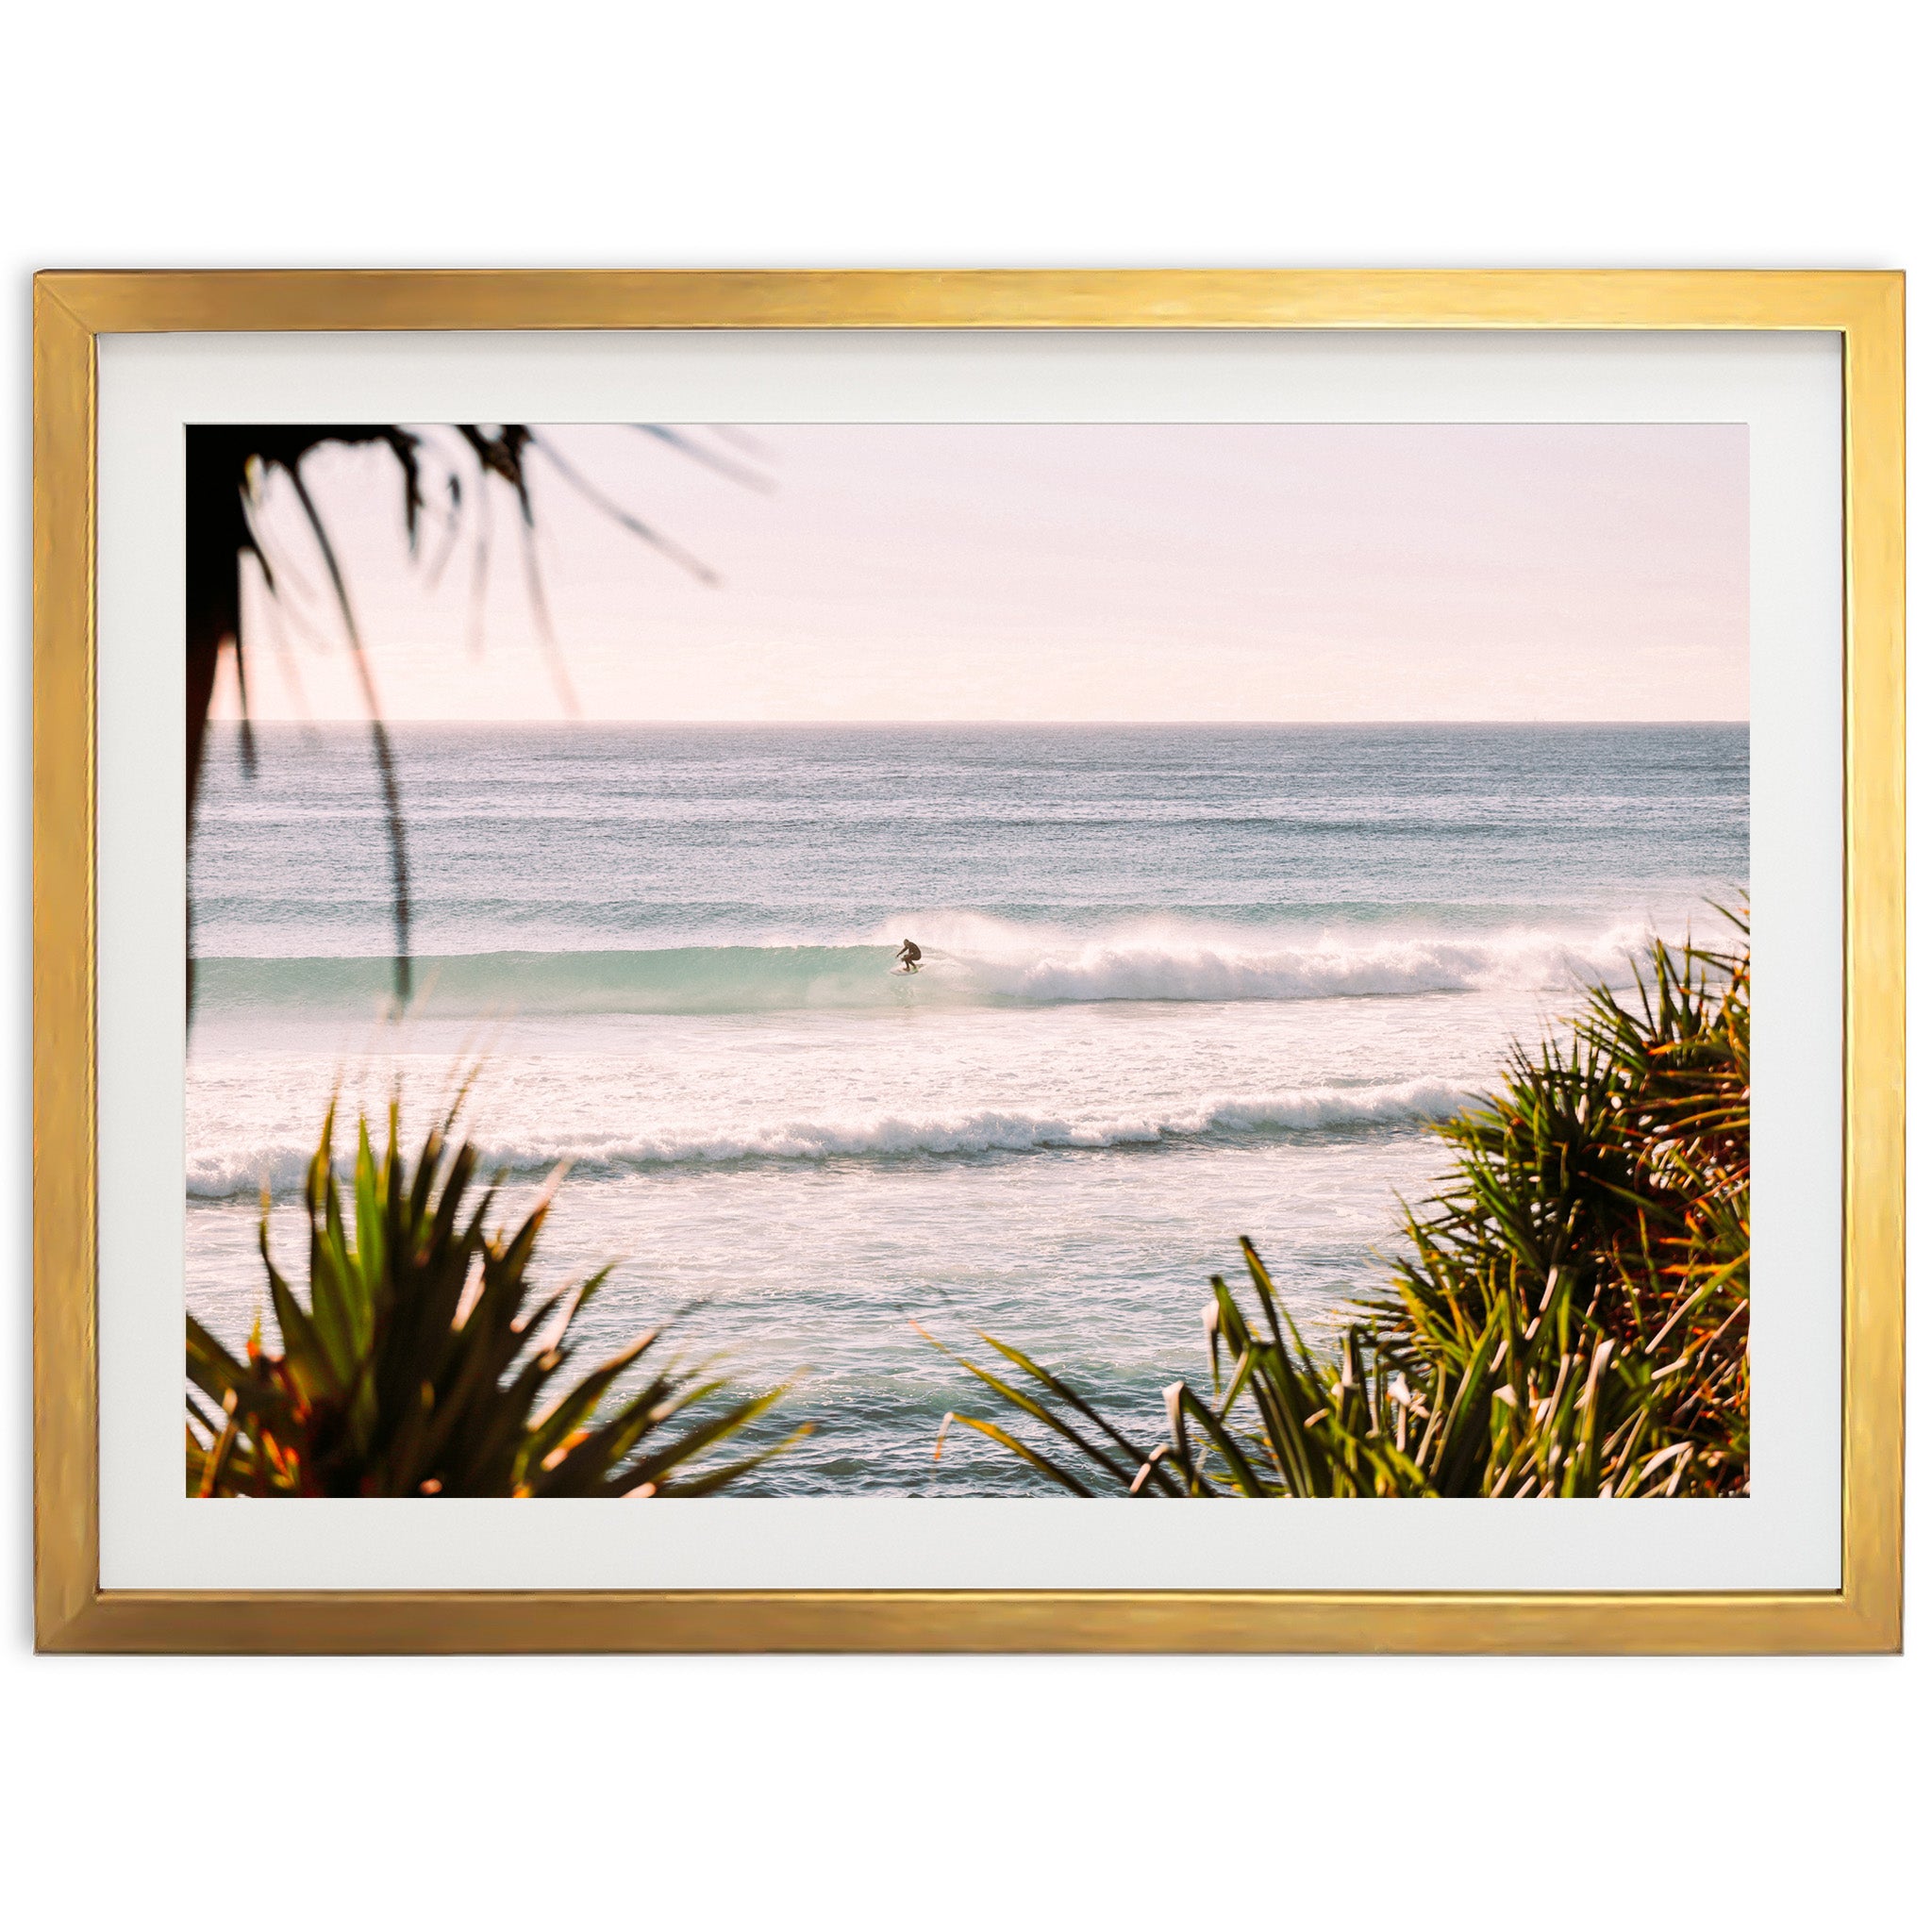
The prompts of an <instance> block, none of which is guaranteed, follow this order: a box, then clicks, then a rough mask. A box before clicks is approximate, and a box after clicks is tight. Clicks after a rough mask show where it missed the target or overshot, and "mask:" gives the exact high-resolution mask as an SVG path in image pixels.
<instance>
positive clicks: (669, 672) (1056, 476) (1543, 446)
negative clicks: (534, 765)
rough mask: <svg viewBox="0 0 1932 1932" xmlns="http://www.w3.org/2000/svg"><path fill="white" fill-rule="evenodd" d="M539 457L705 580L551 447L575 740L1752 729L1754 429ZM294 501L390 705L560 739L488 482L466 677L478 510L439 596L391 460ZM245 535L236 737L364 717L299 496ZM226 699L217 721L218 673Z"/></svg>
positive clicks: (829, 431)
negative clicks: (1542, 725)
mask: <svg viewBox="0 0 1932 1932" xmlns="http://www.w3.org/2000/svg"><path fill="white" fill-rule="evenodd" d="M541 434H542V436H543V437H544V438H545V439H546V440H547V441H549V442H551V443H552V444H553V445H554V446H555V448H556V449H557V450H558V452H559V453H560V454H561V455H562V456H563V458H565V460H566V461H567V462H568V463H569V464H571V465H572V466H573V467H575V469H576V470H577V471H578V472H579V473H580V474H581V475H583V476H584V477H585V478H586V479H588V480H590V481H591V482H592V483H593V485H594V487H595V488H596V489H598V490H599V491H602V492H604V493H605V494H606V495H607V496H608V498H609V499H611V500H612V501H613V502H615V503H617V504H619V505H620V506H622V507H623V508H625V509H626V510H628V511H630V512H632V513H633V514H634V515H636V516H638V517H640V518H641V519H642V520H643V521H644V522H645V523H647V524H648V525H651V526H653V527H654V528H655V529H657V530H658V531H660V532H661V533H662V534H663V535H664V536H665V537H666V538H668V539H670V540H671V541H674V542H675V544H676V545H678V546H679V547H680V548H681V549H682V550H684V551H688V552H690V553H691V555H692V556H693V557H695V558H699V559H701V560H702V562H703V563H704V564H705V565H706V566H708V568H709V570H710V571H711V572H713V573H715V575H716V579H717V581H716V582H715V583H713V584H707V583H704V582H701V581H699V580H697V579H696V578H695V577H694V576H692V575H690V574H688V573H687V572H686V571H685V570H683V569H681V568H679V567H678V566H677V565H676V564H675V563H674V562H673V561H671V560H669V559H668V558H666V557H665V556H663V555H662V554H660V553H659V552H657V551H654V550H652V549H650V548H649V547H647V546H646V545H645V544H644V543H642V542H641V541H639V540H638V539H637V538H636V537H635V536H633V535H632V534H630V533H629V532H627V531H625V530H624V529H622V528H620V527H619V526H618V525H616V524H615V523H613V522H612V521H611V520H610V519H609V518H608V516H606V515H604V514H603V513H601V512H600V511H599V510H598V509H596V508H592V507H591V505H590V504H589V503H587V502H586V501H585V499H584V498H583V497H582V496H581V495H580V494H578V493H576V492H575V491H573V489H572V488H571V487H570V486H569V485H568V484H567V483H566V482H565V481H564V480H563V478H562V477H561V475H559V473H558V471H557V470H556V469H555V468H553V467H552V466H551V465H549V464H548V463H547V462H546V461H545V460H544V459H543V458H541V456H533V458H532V459H531V463H532V475H533V479H534V495H535V504H536V510H537V521H538V526H539V540H538V547H539V555H540V560H541V572H542V578H543V583H544V588H545V591H546V592H547V596H548V600H549V605H550V609H551V612H552V617H553V622H554V628H555V632H556V635H557V639H558V655H559V657H560V658H561V659H562V661H563V663H564V665H565V666H566V667H567V672H568V676H569V679H570V682H571V684H572V686H573V687H574V689H575V693H576V696H577V698H578V700H579V703H580V708H581V715H582V716H584V717H587V718H592V719H611V720H618V719H656V720H713V719H715V720H762V721H771V722H776V721H784V720H808V721H810V720H824V721H830V720H841V719H843V720H853V721H874V720H875V721H885V720H894V719H897V720H911V719H931V720H960V721H963V720H1011V721H1018V720H1040V721H1045V720H1063V721H1080V720H1093V721H1102V720H1111V721H1127V720H1167V721H1181V720H1204V721H1205V720H1227V719H1240V720H1249V721H1342V720H1370V719H1390V720H1395V719H1414V720H1426V719H1443V720H1450V719H1548V720H1583V719H1629V720H1638V719H1720V718H1730V719H1741V718H1744V717H1746V716H1747V715H1748V706H1747V672H1748V650H1749V599H1748V561H1749V557H1748V553H1749V495H1748V478H1747V458H1748V442H1747V432H1746V430H1745V429H1744V428H1743V426H1741V425H1340V426H1325V425H1324V426H1313V425H1253V424H1241V425H976V424H975V425H780V426H773V427H768V428H758V429H751V430H742V431H740V430H730V429H727V430H709V429H691V430H689V431H685V432H681V434H683V435H685V436H687V437H688V438H689V440H690V441H691V444H692V445H694V446H696V447H699V448H702V449H703V450H706V451H708V452H711V453H714V454H715V455H716V456H717V457H719V458H722V459H724V460H725V461H727V462H730V463H734V464H738V465H741V466H744V467H746V468H749V469H750V470H752V471H755V472H756V473H757V475H758V476H760V477H762V478H764V479H765V480H766V482H767V483H768V484H769V486H770V487H769V488H765V489H759V488H753V487H749V486H748V485H747V484H745V483H743V482H741V481H738V480H734V478H732V477H731V476H728V475H723V474H720V473H719V472H717V471H716V470H713V469H710V468H708V467H706V466H705V465H704V464H702V463H700V462H698V461H695V460H693V459H691V457H689V456H687V455H684V454H681V453H680V452H679V451H678V450H676V449H675V448H672V447H670V446H669V445H668V444H666V443H665V442H664V441H660V440H657V439H653V438H650V437H647V436H646V435H644V434H642V433H641V432H639V431H638V430H636V429H635V428H631V427H628V426H564V427H558V428H554V429H547V430H544V431H542V432H541ZM425 436H427V437H428V438H429V439H430V441H431V442H432V443H433V444H434V446H435V448H436V449H437V450H439V451H440V450H442V449H445V448H447V447H449V446H450V439H449V438H448V437H447V435H446V433H444V432H436V431H428V432H425ZM436 467H437V464H436V463H435V462H432V463H431V465H430V468H431V469H432V471H433V470H434V469H436ZM305 475H307V476H308V481H309V486H310V489H311V491H312V493H313V494H314V496H315V499H316V501H317V503H318V506H319V507H320V508H321V510H322V513H323V516H324V518H325V521H326V522H327V523H328V525H329V526H330V529H331V533H332V535H333V536H334V538H335V541H336V545H337V548H338V551H339V553H340V555H341V559H342V564H343V569H344V574H345V575H346V576H347V578H348V581H349V585H350V591H351V595H352V597H353V599H354V601H355V605H356V610H357V616H358V621H359V623H360V625H361V629H362V633H363V636H364V639H365V641H366V642H367V643H368V646H369V654H370V659H371V663H372V666H373V669H374V673H375V681H376V685H377V688H378V692H379V695H380V699H381V702H382V706H383V709H384V712H385V714H386V715H387V716H389V717H391V719H427V718H453V719H454V718H470V719H532V718H544V717H560V716H564V715H567V713H566V711H565V708H564V702H563V699H562V697H561V694H560V692H559V690H558V684H557V681H556V679H555V678H554V677H553V675H552V674H551V672H550V670H549V669H548V668H547V660H546V658H545V655H544V653H543V651H542V649H541V640H540V634H539V631H538V629H537V626H536V624H535V621H534V617H533V610H532V605H531V600H530V595H529V591H528V588H527V581H526V578H525V568H524V563H523V560H522V558H521V555H520V551H519V545H518V537H517V529H516V512H515V510H514V507H513V504H512V501H511V499H510V498H509V496H508V492H507V491H505V490H503V489H502V488H501V486H496V487H495V488H494V489H493V491H492V495H493V502H492V504H491V510H492V516H491V537H492V544H491V567H490V572H489V576H488V578H487V589H486V592H485V595H484V598H483V601H482V614H483V624H482V639H481V644H480V648H478V649H474V650H473V647H472V628H473V626H472V608H473V595H472V583H473V569H474V561H475V549H474V544H475V535H476V528H477V525H476V521H475V512H474V485H473V484H470V485H466V490H465V512H464V522H463V524H462V525H461V526H460V528H459V529H458V534H457V539H456V541H455V543H454V546H453V548H451V550H450V552H449V555H448V557H447V560H446V562H445V563H444V564H443V567H442V570H441V575H440V577H436V578H434V580H433V581H432V566H433V565H434V564H435V563H436V562H437V560H438V558H439V554H440V553H441V550H442V548H443V536H442V531H441V523H440V521H439V519H438V517H437V516H436V515H435V514H434V513H432V515H431V516H430V518H429V520H428V525H427V526H426V527H425V533H424V540H423V545H422V551H421V553H420V554H419V555H418V557H417V558H414V559H412V558H410V557H409V556H408V551H407V549H406V546H405V542H404V537H403V528H402V518H401V510H400V504H401V491H400V484H399V481H398V478H397V475H396V472H395V468H394V465H393V463H392V461H391V459H390V458H388V457H387V456H386V455H381V454H378V453H376V452H374V451H347V450H342V449H340V448H333V449H327V450H325V451H323V452H321V453H320V454H319V455H318V456H317V457H316V458H313V459H312V461H311V462H310V464H309V466H308V469H307V471H306V472H305ZM263 522H264V528H265V532H266V534H267V537H268V540H269V542H270V546H271V553H272V556H274V557H275V559H276V561H277V571H278V575H279V576H280V579H281V581H282V584H283V595H282V597H281V599H280V600H279V607H278V608H275V607H271V606H270V605H269V600H267V599H266V598H265V597H264V596H263V595H262V594H261V593H260V588H259V585H258V584H256V583H253V582H251V583H250V585H249V586H248V590H247V592H246V604H245V616H244V626H245V628H246V629H247V633H248V636H249V638H250V641H251V649H250V653H249V678H250V700H251V706H252V708H253V710H254V713H255V715H256V716H257V717H258V718H301V717H313V718H355V717H360V716H361V715H363V712H362V702H361V698H360V695H359V691H358V687H357V685H356V683H355V681H354V677H353V674H352V669H351V666H350V662H349V657H348V653H347V651H346V650H345V648H344V647H343V641H342V629H341V620H340V618H339V616H338V615H337V614H336V612H335V610H334V608H333V605H332V602H331V601H330V599H329V597H328V595H327V594H326V579H325V575H324V572H323V569H322V566H321V562H320V559H319V558H318V556H317V553H316V550H315V547H314V542H313V539H312V538H311V537H310V536H309V535H308V532H307V530H306V529H305V527H304V526H303V525H302V524H301V522H300V519H299V513H298V512H296V511H295V509H294V506H293V502H292V498H291V493H290V492H288V491H286V490H282V491H276V492H274V493H273V495H272V500H271V502H270V503H269V505H268V506H267V508H266V512H265V515H264V519H263ZM217 703H218V714H219V715H223V716H229V717H232V716H234V715H235V712H236V707H235V694H234V690H233V680H232V676H227V677H225V680H224V685H223V689H222V690H221V691H220V692H219V693H218V700H217Z"/></svg>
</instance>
